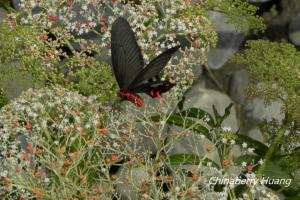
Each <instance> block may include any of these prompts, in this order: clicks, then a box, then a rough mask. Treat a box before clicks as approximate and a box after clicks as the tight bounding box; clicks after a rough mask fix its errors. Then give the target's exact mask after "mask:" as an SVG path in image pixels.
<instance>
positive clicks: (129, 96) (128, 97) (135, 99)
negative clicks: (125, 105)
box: [117, 91, 144, 107]
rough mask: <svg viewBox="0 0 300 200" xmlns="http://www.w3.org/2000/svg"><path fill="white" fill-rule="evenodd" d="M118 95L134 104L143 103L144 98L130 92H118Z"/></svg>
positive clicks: (139, 105) (139, 104) (140, 104)
mask: <svg viewBox="0 0 300 200" xmlns="http://www.w3.org/2000/svg"><path fill="white" fill-rule="evenodd" d="M117 95H118V97H121V98H123V99H126V100H128V101H131V102H133V103H134V104H135V105H136V106H138V107H142V106H143V105H144V100H143V99H142V98H141V97H140V96H139V95H137V94H134V93H131V92H122V91H120V92H118V93H117Z"/></svg>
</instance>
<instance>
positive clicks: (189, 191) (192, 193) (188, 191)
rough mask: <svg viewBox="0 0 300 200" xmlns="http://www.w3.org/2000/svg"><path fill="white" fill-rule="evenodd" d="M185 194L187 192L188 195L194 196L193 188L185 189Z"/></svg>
mask: <svg viewBox="0 0 300 200" xmlns="http://www.w3.org/2000/svg"><path fill="white" fill-rule="evenodd" d="M187 194H188V195H189V196H190V197H192V196H194V190H193V189H191V188H189V189H188V190H187Z"/></svg>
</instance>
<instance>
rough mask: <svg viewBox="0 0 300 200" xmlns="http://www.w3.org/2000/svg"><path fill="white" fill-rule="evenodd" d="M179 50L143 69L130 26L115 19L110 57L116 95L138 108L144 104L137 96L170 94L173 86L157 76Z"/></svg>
mask: <svg viewBox="0 0 300 200" xmlns="http://www.w3.org/2000/svg"><path fill="white" fill-rule="evenodd" d="M179 47H180V46H176V47H173V48H171V49H168V50H166V51H165V52H163V53H162V54H160V55H159V56H157V57H156V58H154V59H153V60H152V61H151V62H150V63H149V64H148V65H147V66H146V67H144V66H145V63H144V60H143V56H142V53H141V49H140V47H139V46H138V44H137V41H136V38H135V35H134V32H133V31H132V29H131V27H130V25H129V23H128V22H127V20H126V19H124V18H122V17H119V18H118V19H116V20H115V21H114V23H113V25H112V29H111V57H112V65H113V70H114V74H115V76H116V79H117V82H118V85H119V87H120V91H119V92H118V94H117V95H118V96H119V97H121V98H123V99H126V100H129V101H132V102H134V103H135V104H136V105H137V106H139V107H140V106H143V105H144V101H143V99H142V98H141V97H140V96H139V95H137V94H136V93H146V94H148V95H150V96H151V97H153V98H154V97H158V98H160V97H161V94H162V93H164V92H167V91H169V90H170V89H171V88H172V87H173V86H174V84H172V83H170V82H169V81H167V80H166V81H162V80H160V78H159V77H158V75H159V73H160V71H161V70H162V69H163V68H164V67H165V66H166V64H167V63H168V62H169V60H170V58H171V57H172V55H173V54H174V53H175V52H176V51H177V50H178V49H179Z"/></svg>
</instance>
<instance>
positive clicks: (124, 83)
mask: <svg viewBox="0 0 300 200" xmlns="http://www.w3.org/2000/svg"><path fill="white" fill-rule="evenodd" d="M111 54H112V65H113V70H114V74H115V76H116V79H117V82H118V84H119V87H120V89H121V90H122V91H126V90H127V88H128V87H129V85H130V84H131V83H132V82H133V80H134V79H135V78H136V77H137V76H138V74H139V73H140V72H141V71H142V69H143V66H144V61H143V56H142V54H141V50H140V48H139V46H138V44H137V42H136V38H135V35H134V32H133V31H132V29H131V27H130V25H129V23H128V22H127V20H126V19H124V18H122V17H119V18H118V19H116V20H115V22H114V23H113V25H112V30H111Z"/></svg>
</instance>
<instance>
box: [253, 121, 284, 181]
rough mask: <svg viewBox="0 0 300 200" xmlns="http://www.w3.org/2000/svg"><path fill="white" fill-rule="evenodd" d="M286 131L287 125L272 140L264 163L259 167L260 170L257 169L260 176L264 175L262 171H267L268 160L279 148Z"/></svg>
mask: <svg viewBox="0 0 300 200" xmlns="http://www.w3.org/2000/svg"><path fill="white" fill-rule="evenodd" d="M285 131H286V127H285V126H283V127H282V128H281V129H280V130H279V131H278V133H277V134H276V137H275V139H274V140H273V141H272V144H271V146H270V148H269V150H268V151H267V153H266V155H265V161H264V163H263V164H262V165H261V166H260V167H259V169H258V171H257V175H258V176H262V173H263V172H264V171H265V169H266V166H267V162H268V161H269V160H271V158H272V156H273V154H274V152H275V150H276V149H277V147H278V144H279V142H280V141H281V139H282V138H283V136H284V133H285Z"/></svg>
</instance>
